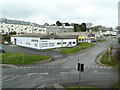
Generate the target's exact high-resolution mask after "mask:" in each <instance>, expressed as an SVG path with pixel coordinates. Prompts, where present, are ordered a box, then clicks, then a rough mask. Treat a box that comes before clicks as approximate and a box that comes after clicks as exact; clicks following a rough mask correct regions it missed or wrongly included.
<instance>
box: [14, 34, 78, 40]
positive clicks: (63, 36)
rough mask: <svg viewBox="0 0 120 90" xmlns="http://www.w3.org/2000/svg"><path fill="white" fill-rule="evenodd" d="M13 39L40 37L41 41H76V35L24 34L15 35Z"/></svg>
mask: <svg viewBox="0 0 120 90" xmlns="http://www.w3.org/2000/svg"><path fill="white" fill-rule="evenodd" d="M13 37H38V38H41V39H76V38H77V36H76V35H59V36H58V35H55V34H23V35H14V36H13Z"/></svg>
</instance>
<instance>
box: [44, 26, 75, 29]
mask: <svg viewBox="0 0 120 90" xmlns="http://www.w3.org/2000/svg"><path fill="white" fill-rule="evenodd" d="M45 27H46V28H48V29H55V28H56V29H60V28H69V29H70V28H71V29H73V28H74V27H73V26H45Z"/></svg>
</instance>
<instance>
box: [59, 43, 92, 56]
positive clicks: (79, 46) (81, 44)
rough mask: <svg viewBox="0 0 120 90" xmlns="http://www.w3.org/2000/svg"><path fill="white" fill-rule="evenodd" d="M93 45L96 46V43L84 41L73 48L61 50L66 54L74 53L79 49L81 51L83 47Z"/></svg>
mask: <svg viewBox="0 0 120 90" xmlns="http://www.w3.org/2000/svg"><path fill="white" fill-rule="evenodd" d="M91 46H94V44H92V43H86V42H83V43H80V44H78V45H77V46H75V47H73V48H68V49H62V50H60V52H61V53H64V54H72V53H76V52H79V51H81V50H83V49H86V48H89V47H91Z"/></svg>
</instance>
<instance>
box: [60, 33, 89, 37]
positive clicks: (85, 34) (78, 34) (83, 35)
mask: <svg viewBox="0 0 120 90" xmlns="http://www.w3.org/2000/svg"><path fill="white" fill-rule="evenodd" d="M58 35H76V36H82V37H87V36H88V35H90V32H64V33H59V34H58Z"/></svg>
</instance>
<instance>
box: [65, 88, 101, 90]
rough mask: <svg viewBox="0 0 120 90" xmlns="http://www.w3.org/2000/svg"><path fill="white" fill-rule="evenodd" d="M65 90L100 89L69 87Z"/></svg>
mask: <svg viewBox="0 0 120 90" xmlns="http://www.w3.org/2000/svg"><path fill="white" fill-rule="evenodd" d="M65 90H100V88H95V87H69V88H66V89H65Z"/></svg>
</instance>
